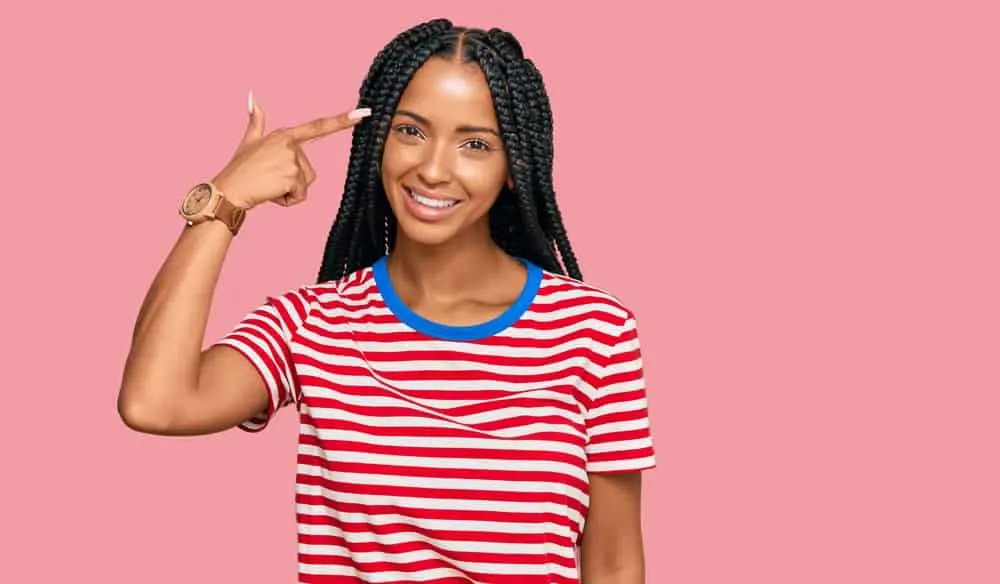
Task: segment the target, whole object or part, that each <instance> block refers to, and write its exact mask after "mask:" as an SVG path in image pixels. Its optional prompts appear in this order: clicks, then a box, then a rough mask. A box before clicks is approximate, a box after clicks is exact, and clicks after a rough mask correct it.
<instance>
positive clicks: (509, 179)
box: [507, 176, 514, 191]
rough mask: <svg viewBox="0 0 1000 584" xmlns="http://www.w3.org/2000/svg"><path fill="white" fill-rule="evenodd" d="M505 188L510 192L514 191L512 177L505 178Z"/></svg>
mask: <svg viewBox="0 0 1000 584" xmlns="http://www.w3.org/2000/svg"><path fill="white" fill-rule="evenodd" d="M507 188H508V189H510V190H512V191H513V190H514V177H512V176H508V177H507Z"/></svg>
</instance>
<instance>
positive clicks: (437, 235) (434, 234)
mask: <svg viewBox="0 0 1000 584" xmlns="http://www.w3.org/2000/svg"><path fill="white" fill-rule="evenodd" d="M403 213H404V215H402V216H401V215H400V214H399V213H397V214H396V223H397V226H398V228H399V233H398V235H397V236H396V241H397V242H398V241H399V239H400V237H403V238H405V239H406V240H407V242H409V243H414V244H416V245H419V246H423V247H438V246H441V245H444V244H446V243H448V242H449V241H451V240H453V239H455V236H456V235H457V234H458V231H459V230H458V229H457V228H456V227H454V226H451V225H447V224H440V223H438V224H428V223H423V222H421V221H419V220H417V219H414V218H413V217H407V216H405V213H406V211H403Z"/></svg>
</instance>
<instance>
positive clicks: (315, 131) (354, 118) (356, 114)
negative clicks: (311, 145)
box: [288, 108, 372, 142]
mask: <svg viewBox="0 0 1000 584" xmlns="http://www.w3.org/2000/svg"><path fill="white" fill-rule="evenodd" d="M371 113H372V112H371V109H370V108H359V109H356V110H353V111H350V112H345V113H342V114H340V115H336V116H332V117H325V118H316V119H315V120H312V121H309V122H306V123H304V124H299V125H298V126H293V127H292V128H289V130H288V133H289V135H290V136H291V137H292V140H294V141H296V142H308V141H310V140H315V139H316V138H322V137H323V136H329V135H330V134H333V133H335V132H339V131H341V130H345V129H347V128H349V127H351V126H354V125H356V124H357V123H358V122H359V121H361V120H362V119H363V118H366V117H368V116H370V115H371Z"/></svg>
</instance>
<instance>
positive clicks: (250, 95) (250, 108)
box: [247, 89, 253, 113]
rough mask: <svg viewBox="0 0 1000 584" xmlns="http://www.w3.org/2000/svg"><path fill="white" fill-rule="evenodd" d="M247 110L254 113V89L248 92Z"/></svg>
mask: <svg viewBox="0 0 1000 584" xmlns="http://www.w3.org/2000/svg"><path fill="white" fill-rule="evenodd" d="M247 111H248V112H250V113H253V90H252V89H251V90H250V93H248V94H247Z"/></svg>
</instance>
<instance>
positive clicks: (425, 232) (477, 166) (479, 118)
mask: <svg viewBox="0 0 1000 584" xmlns="http://www.w3.org/2000/svg"><path fill="white" fill-rule="evenodd" d="M505 182H508V172H507V156H506V154H505V152H504V148H503V143H502V142H501V141H500V129H499V126H498V124H497V119H496V113H495V111H494V109H493V101H492V98H491V96H490V91H489V87H488V86H487V84H486V77H485V75H483V72H482V70H481V69H480V68H479V67H478V66H477V65H476V64H474V63H470V64H459V63H455V62H453V61H449V60H446V59H442V58H432V59H430V60H429V61H427V62H426V63H425V64H424V65H423V66H422V67H421V68H420V69H419V70H418V71H417V72H416V74H415V75H414V76H413V79H412V80H411V81H410V83H409V85H408V86H407V88H406V90H405V91H404V93H403V95H402V96H401V98H400V101H399V105H398V106H397V109H396V112H395V114H394V115H393V117H392V121H391V125H390V128H389V135H388V136H387V138H386V143H385V149H384V152H383V154H382V184H383V187H384V188H385V192H386V196H387V197H388V199H389V205H390V207H391V208H392V211H393V213H394V214H395V216H396V219H397V221H398V224H399V228H400V233H399V234H398V238H397V245H398V244H399V243H400V242H401V241H402V240H410V241H412V242H413V243H417V244H420V245H427V246H436V245H440V244H443V243H446V242H448V241H451V240H453V239H454V238H455V236H456V235H467V234H474V233H475V232H478V231H480V230H481V231H482V233H483V234H484V235H485V234H487V233H488V231H487V230H488V225H489V223H488V213H489V210H490V207H492V205H493V203H494V202H495V201H496V199H497V196H498V195H499V193H500V190H501V188H502V187H503V185H504V183H505Z"/></svg>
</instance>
